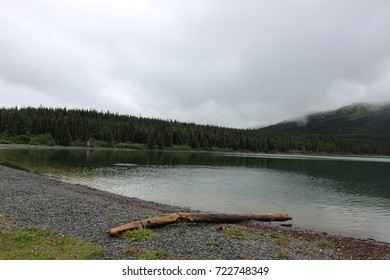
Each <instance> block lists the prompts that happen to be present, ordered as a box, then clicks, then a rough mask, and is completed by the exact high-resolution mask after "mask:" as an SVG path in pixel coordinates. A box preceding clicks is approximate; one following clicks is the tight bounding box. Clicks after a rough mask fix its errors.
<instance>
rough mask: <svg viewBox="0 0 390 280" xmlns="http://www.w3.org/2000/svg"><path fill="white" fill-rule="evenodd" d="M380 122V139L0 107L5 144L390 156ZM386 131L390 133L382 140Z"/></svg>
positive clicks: (385, 123) (0, 137)
mask: <svg viewBox="0 0 390 280" xmlns="http://www.w3.org/2000/svg"><path fill="white" fill-rule="evenodd" d="M340 118H341V117H340ZM358 120H359V119H358V118H357V117H356V116H355V119H353V121H352V122H348V123H344V124H341V122H339V123H338V124H337V125H335V124H332V125H331V127H338V130H339V131H344V132H345V131H348V130H346V127H344V126H345V125H348V127H349V125H351V124H353V125H351V127H360V126H359V125H360V124H361V123H360V122H359V121H358ZM381 120H382V122H379V121H377V122H374V121H372V122H371V123H370V122H369V124H373V123H375V124H377V126H376V127H379V126H378V125H380V124H382V128H383V129H382V130H377V131H376V133H375V137H374V136H373V135H372V134H365V135H363V136H362V135H360V134H359V135H358V134H348V137H337V135H336V136H335V135H334V134H329V133H328V134H326V133H324V131H325V130H320V131H317V133H311V132H310V131H300V130H299V131H291V130H287V129H276V127H269V128H267V129H262V130H259V129H233V128H226V127H219V126H211V125H198V124H194V123H182V122H177V121H172V120H159V119H151V118H142V117H134V116H128V115H119V114H114V113H110V112H97V111H94V110H77V109H73V110H68V109H66V108H63V109H62V108H56V109H52V108H44V107H39V108H32V107H27V108H0V144H31V145H62V146H69V145H76V146H89V147H118V148H128V149H137V150H145V149H150V150H154V149H159V150H165V149H169V150H177V151H187V150H206V151H250V152H265V153H269V152H272V153H277V152H305V153H344V154H387V155H390V147H389V145H387V143H388V140H389V139H390V133H389V131H390V124H389V120H390V118H388V119H387V118H386V117H383V118H382V119H381ZM295 126H297V125H295ZM370 127H372V125H371V126H369V125H368V126H367V125H364V126H362V127H361V128H360V131H362V132H365V133H366V132H367V131H369V128H370ZM383 131H387V132H386V133H385V134H383V135H382V134H381V133H382V132H383ZM282 132H283V133H282ZM285 132H286V133H285ZM304 133H305V134H304ZM382 136H383V137H385V138H383V137H382ZM381 137H382V138H381ZM375 139H376V140H375ZM383 139H386V142H384V141H383ZM357 141H358V142H357Z"/></svg>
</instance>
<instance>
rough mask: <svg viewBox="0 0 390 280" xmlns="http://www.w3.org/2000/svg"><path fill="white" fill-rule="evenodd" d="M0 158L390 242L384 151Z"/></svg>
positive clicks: (186, 202) (60, 175)
mask: <svg viewBox="0 0 390 280" xmlns="http://www.w3.org/2000/svg"><path fill="white" fill-rule="evenodd" d="M0 162H3V163H4V164H7V165H11V166H15V167H19V168H25V169H29V170H32V171H34V172H39V173H43V174H47V175H49V176H52V177H55V178H57V179H60V180H63V181H66V182H71V183H81V184H85V185H89V186H91V187H94V188H97V189H101V190H105V191H109V192H113V193H117V194H121V195H125V196H130V197H138V198H141V199H145V200H152V201H156V202H161V203H166V204H171V205H176V206H183V207H189V208H191V209H195V210H204V211H215V212H240V213H269V212H287V213H289V214H291V215H292V216H293V225H294V227H300V228H307V229H313V230H320V231H326V232H329V233H336V234H342V235H346V236H353V237H360V238H373V239H376V240H379V241H385V242H390V158H389V157H358V156H356V157H343V156H309V155H282V154H247V153H207V152H158V151H127V150H99V149H96V150H93V149H90V150H89V149H16V150H8V149H3V150H0Z"/></svg>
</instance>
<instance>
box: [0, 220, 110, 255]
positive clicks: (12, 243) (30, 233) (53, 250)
mask: <svg viewBox="0 0 390 280" xmlns="http://www.w3.org/2000/svg"><path fill="white" fill-rule="evenodd" d="M0 226H1V228H0V229H1V230H2V229H3V228H5V227H9V228H10V229H9V230H8V231H5V232H3V233H2V234H0V244H1V246H0V259H2V260H79V259H81V260H87V259H96V258H98V257H100V256H101V255H103V253H104V251H103V249H101V248H99V247H98V246H95V245H92V244H89V243H87V242H86V241H83V240H74V239H72V238H70V237H68V236H65V235H63V234H57V233H54V232H53V231H52V230H50V229H40V228H37V227H31V226H29V227H25V228H21V229H20V228H16V226H15V225H14V224H13V223H12V222H10V221H7V220H6V219H4V218H2V219H1V221H0Z"/></svg>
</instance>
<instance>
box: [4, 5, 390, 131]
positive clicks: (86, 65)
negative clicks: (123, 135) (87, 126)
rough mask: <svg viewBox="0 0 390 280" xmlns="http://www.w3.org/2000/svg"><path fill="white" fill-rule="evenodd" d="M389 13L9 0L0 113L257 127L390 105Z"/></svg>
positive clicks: (350, 8)
mask: <svg viewBox="0 0 390 280" xmlns="http://www.w3.org/2000/svg"><path fill="white" fill-rule="evenodd" d="M243 3H245V5H244V4H243ZM389 14H390V2H388V1H386V0H373V1H369V2H368V1H363V0H345V1H336V0H326V1H325V0H317V1H312V0H298V1H294V2H292V1H286V0H285V1H283V0H275V1H254V0H253V1H252V0H248V1H245V2H242V1H238V0H231V1H229V0H224V1H222V0H213V1H210V0H200V1H183V0H181V1H179V0H169V1H168V0H167V1H164V0H161V1H136V0H134V1H124V0H123V1H122V0H111V1H105V0H95V1H92V0H81V1H74V0H69V1H48V0H36V1H19V0H0V107H14V106H19V107H20V106H40V105H42V106H45V107H67V108H80V109H81V108H84V109H96V110H99V111H110V112H117V113H120V114H128V115H135V116H139V115H141V116H142V117H153V118H161V119H173V120H177V121H181V122H195V123H200V124H212V125H221V126H227V127H236V128H248V127H258V126H264V125H267V124H273V123H277V122H280V121H283V120H286V119H292V118H296V117H299V116H302V115H305V114H308V113H311V112H315V111H324V110H331V109H337V108H339V107H342V106H346V105H350V104H352V103H359V102H368V103H378V104H380V103H387V102H390V37H389V36H386V34H387V31H386V30H389V29H390V17H389V16H388V15H389Z"/></svg>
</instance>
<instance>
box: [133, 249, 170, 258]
mask: <svg viewBox="0 0 390 280" xmlns="http://www.w3.org/2000/svg"><path fill="white" fill-rule="evenodd" d="M166 258H167V250H165V249H156V250H149V251H146V252H145V253H144V254H143V255H142V256H140V258H139V259H140V260H162V259H166Z"/></svg>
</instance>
